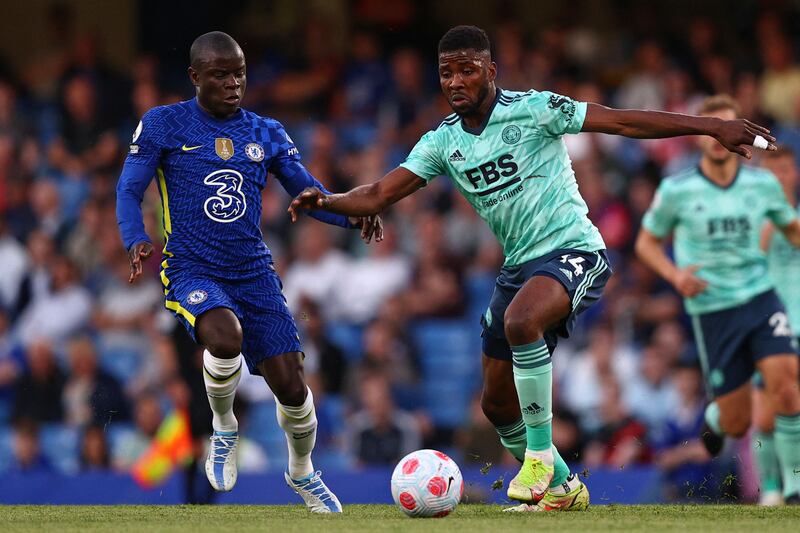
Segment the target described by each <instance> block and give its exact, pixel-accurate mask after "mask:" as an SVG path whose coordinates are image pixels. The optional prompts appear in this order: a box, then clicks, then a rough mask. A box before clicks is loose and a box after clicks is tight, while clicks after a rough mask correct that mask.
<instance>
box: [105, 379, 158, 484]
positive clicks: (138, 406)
mask: <svg viewBox="0 0 800 533" xmlns="http://www.w3.org/2000/svg"><path fill="white" fill-rule="evenodd" d="M133 412H134V414H133V422H134V428H133V429H132V430H129V431H126V432H124V433H123V434H122V435H121V436H120V438H119V439H118V441H117V443H116V446H115V447H114V449H113V450H111V462H112V464H113V466H114V468H115V469H116V470H118V471H125V472H127V471H128V470H130V468H131V467H132V466H133V464H134V463H135V462H136V460H137V459H139V457H141V456H142V454H144V452H146V451H147V449H148V448H149V447H150V442H151V441H152V440H153V437H155V435H156V432H157V431H158V427H159V426H160V425H161V420H162V419H163V417H164V415H163V412H162V410H161V404H160V403H159V401H158V398H157V397H156V396H155V395H153V394H149V393H145V394H142V395H141V396H139V397H138V398H137V399H136V401H135V404H134V408H133Z"/></svg>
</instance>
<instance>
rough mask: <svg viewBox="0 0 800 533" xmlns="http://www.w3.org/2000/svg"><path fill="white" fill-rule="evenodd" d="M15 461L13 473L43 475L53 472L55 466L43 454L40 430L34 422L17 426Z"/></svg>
mask: <svg viewBox="0 0 800 533" xmlns="http://www.w3.org/2000/svg"><path fill="white" fill-rule="evenodd" d="M13 451H14V461H13V462H12V463H11V472H18V473H21V474H26V475H30V474H43V473H50V472H53V465H51V464H50V461H48V460H47V458H46V457H45V456H44V455H43V454H42V448H41V444H40V443H39V429H38V428H37V426H36V424H35V423H33V422H30V421H28V422H24V423H21V424H19V425H17V429H16V431H15V432H14V445H13Z"/></svg>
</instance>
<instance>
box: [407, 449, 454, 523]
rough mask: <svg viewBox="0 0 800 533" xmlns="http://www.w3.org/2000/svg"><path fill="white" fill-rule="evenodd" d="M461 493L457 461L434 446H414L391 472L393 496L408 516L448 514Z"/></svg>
mask: <svg viewBox="0 0 800 533" xmlns="http://www.w3.org/2000/svg"><path fill="white" fill-rule="evenodd" d="M463 495H464V478H462V477H461V470H459V469H458V465H457V464H456V463H455V461H453V460H452V459H450V458H449V457H448V456H447V455H445V454H443V453H442V452H437V451H436V450H417V451H415V452H412V453H410V454H408V455H406V456H405V457H403V458H402V459H401V460H400V462H399V463H397V466H396V467H395V468H394V472H393V473H392V497H393V498H394V503H396V504H397V505H398V506H399V507H400V509H401V510H402V511H403V512H404V513H406V514H407V515H408V516H413V517H423V518H429V517H435V518H439V517H442V516H447V515H449V514H450V513H451V512H453V509H455V508H456V505H458V502H460V501H461V497H462V496H463Z"/></svg>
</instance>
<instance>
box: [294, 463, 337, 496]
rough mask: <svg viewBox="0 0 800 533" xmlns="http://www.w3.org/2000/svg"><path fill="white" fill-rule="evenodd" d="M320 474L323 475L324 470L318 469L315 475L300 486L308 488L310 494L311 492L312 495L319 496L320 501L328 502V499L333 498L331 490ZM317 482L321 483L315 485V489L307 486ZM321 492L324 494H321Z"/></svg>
mask: <svg viewBox="0 0 800 533" xmlns="http://www.w3.org/2000/svg"><path fill="white" fill-rule="evenodd" d="M320 476H322V470H317V471H316V472H314V475H313V476H311V477H310V478H309V479H308V481H306V482H305V483H303V484H302V485H300V487H301V488H303V489H305V490H307V491H308V492H309V494H311V495H312V496H316V497H317V498H319V501H321V502H327V501H330V500H331V495H330V491H328V490H326V489H327V487H326V486H325V484H324V483H323V482H322V479H321V478H320ZM315 482H316V483H319V485H318V486H317V487H314V488H313V489H307V488H306V487H308V486H309V485H312V484H313V483H315ZM320 492H321V493H322V494H319V493H320Z"/></svg>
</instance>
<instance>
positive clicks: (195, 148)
mask: <svg viewBox="0 0 800 533" xmlns="http://www.w3.org/2000/svg"><path fill="white" fill-rule="evenodd" d="M202 147H203V145H202V144H201V145H199V146H186V145H185V144H184V145H183V146H181V150H183V151H184V152H191V151H192V150H197V149H198V148H202Z"/></svg>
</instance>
